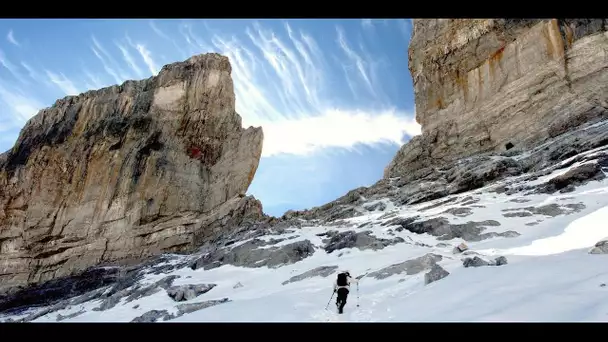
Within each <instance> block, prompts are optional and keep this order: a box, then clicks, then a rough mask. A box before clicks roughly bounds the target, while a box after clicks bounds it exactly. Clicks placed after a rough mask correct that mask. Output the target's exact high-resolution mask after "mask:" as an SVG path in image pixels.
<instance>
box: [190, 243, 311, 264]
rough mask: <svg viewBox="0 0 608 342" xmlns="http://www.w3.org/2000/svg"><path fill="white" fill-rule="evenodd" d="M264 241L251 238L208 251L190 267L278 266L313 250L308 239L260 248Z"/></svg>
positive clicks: (306, 255) (298, 259)
mask: <svg viewBox="0 0 608 342" xmlns="http://www.w3.org/2000/svg"><path fill="white" fill-rule="evenodd" d="M265 244H266V243H265V242H264V241H261V240H255V239H254V240H252V241H249V242H246V243H244V244H242V245H239V246H237V247H234V248H232V249H229V250H225V249H218V250H216V251H214V252H211V253H208V254H207V255H205V256H203V257H202V258H200V259H198V260H197V261H196V262H194V263H193V264H192V266H191V267H192V269H194V270H196V269H199V268H204V269H205V270H208V269H212V268H216V267H220V266H221V265H224V264H230V265H234V266H242V267H263V266H268V267H278V266H281V265H285V264H293V263H295V262H298V261H300V260H303V259H305V258H307V257H309V256H311V255H312V254H313V253H314V252H315V248H314V246H313V244H312V243H311V242H310V241H309V240H303V241H297V242H293V243H290V244H287V245H283V246H280V247H276V246H275V247H267V248H260V247H262V246H264V245H265Z"/></svg>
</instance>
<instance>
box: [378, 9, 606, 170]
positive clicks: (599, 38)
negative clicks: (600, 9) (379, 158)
mask: <svg viewBox="0 0 608 342" xmlns="http://www.w3.org/2000/svg"><path fill="white" fill-rule="evenodd" d="M607 22H608V20H607V19H560V20H558V19H551V20H548V19H546V20H519V19H518V20H512V19H490V20H485V19H484V20H482V19H474V20H464V19H420V20H414V30H413V35H412V38H411V42H410V47H409V68H410V72H411V75H412V78H413V81H414V90H415V101H416V119H417V121H418V123H420V124H421V126H422V134H421V135H420V136H416V137H414V138H413V139H412V140H411V141H410V142H409V143H408V144H406V145H404V146H403V147H402V148H401V149H400V151H399V152H398V153H397V155H396V157H395V158H394V160H393V161H392V162H391V163H390V165H388V166H387V168H386V169H385V178H390V177H402V178H404V177H405V178H409V179H410V180H414V179H417V178H420V177H421V175H425V174H427V173H428V172H430V170H432V169H434V168H437V167H440V166H442V165H445V164H447V163H449V162H452V161H455V160H458V159H460V158H464V157H469V156H473V155H478V154H481V153H486V152H493V153H496V152H504V151H505V150H509V149H513V150H518V151H525V150H527V149H530V148H532V147H534V146H537V145H538V144H541V143H542V142H544V141H546V140H547V139H550V138H553V137H556V136H558V135H560V134H562V133H565V132H568V131H571V130H573V129H575V128H576V127H578V126H580V125H581V124H585V123H590V122H593V121H596V120H598V119H601V118H602V117H603V118H605V117H606V116H607V108H608V82H607V81H608V54H607V53H606V51H608V50H607V49H608V34H607V33H606V23H607Z"/></svg>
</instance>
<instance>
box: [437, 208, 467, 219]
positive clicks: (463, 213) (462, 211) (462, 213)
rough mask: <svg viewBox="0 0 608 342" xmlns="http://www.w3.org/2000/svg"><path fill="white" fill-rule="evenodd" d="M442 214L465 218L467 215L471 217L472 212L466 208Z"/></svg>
mask: <svg viewBox="0 0 608 342" xmlns="http://www.w3.org/2000/svg"><path fill="white" fill-rule="evenodd" d="M443 214H452V215H454V216H458V217H466V216H469V215H473V210H472V209H471V208H466V207H456V208H450V209H448V210H446V211H444V212H443Z"/></svg>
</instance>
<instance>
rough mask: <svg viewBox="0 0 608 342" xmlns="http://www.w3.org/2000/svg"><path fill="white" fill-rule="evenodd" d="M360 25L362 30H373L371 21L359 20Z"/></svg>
mask: <svg viewBox="0 0 608 342" xmlns="http://www.w3.org/2000/svg"><path fill="white" fill-rule="evenodd" d="M361 25H362V26H363V28H364V29H373V28H374V23H373V22H372V20H371V19H361Z"/></svg>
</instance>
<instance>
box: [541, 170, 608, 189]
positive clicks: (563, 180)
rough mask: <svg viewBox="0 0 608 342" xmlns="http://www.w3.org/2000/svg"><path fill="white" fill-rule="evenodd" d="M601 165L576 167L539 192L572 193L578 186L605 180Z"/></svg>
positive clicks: (547, 184) (555, 178)
mask: <svg viewBox="0 0 608 342" xmlns="http://www.w3.org/2000/svg"><path fill="white" fill-rule="evenodd" d="M605 178H606V176H605V175H604V172H602V167H601V166H600V164H599V163H587V164H583V165H580V166H578V167H575V168H573V169H571V170H568V172H566V173H564V174H562V175H559V176H555V177H553V178H551V179H550V180H549V181H547V182H546V183H545V184H543V185H542V186H541V187H539V188H538V190H537V191H538V192H540V193H547V194H551V193H554V192H556V191H560V192H562V193H563V192H570V191H573V190H574V188H575V187H576V186H580V185H584V184H587V183H588V182H590V181H598V180H602V179H605Z"/></svg>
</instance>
